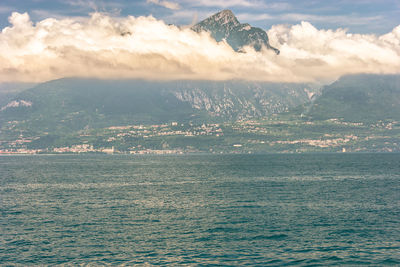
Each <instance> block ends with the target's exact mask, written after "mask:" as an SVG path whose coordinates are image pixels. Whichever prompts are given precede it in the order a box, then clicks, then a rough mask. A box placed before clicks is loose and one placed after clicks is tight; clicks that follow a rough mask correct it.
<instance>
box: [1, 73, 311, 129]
mask: <svg viewBox="0 0 400 267" xmlns="http://www.w3.org/2000/svg"><path fill="white" fill-rule="evenodd" d="M309 90H313V88H312V87H309V86H308V85H306V84H274V83H261V82H244V81H226V82H216V81H169V82H165V81H164V82H155V81H144V80H119V81H114V80H97V79H78V78H65V79H60V80H55V81H50V82H46V83H43V84H40V85H38V86H36V87H34V88H32V89H29V90H26V91H23V92H21V93H20V94H18V95H17V96H16V97H14V98H13V99H12V100H10V101H9V102H8V103H7V104H4V105H3V106H1V107H0V123H3V124H5V123H6V122H7V121H19V122H20V126H21V125H25V127H24V128H27V129H31V130H35V131H50V132H51V131H77V130H81V129H84V128H101V127H108V126H115V125H129V124H139V123H143V124H155V123H164V122H171V121H181V122H189V121H197V122H200V123H201V122H212V121H236V120H240V119H245V118H258V117H265V116H267V115H270V114H273V113H279V112H283V111H287V110H288V109H289V108H291V107H295V106H298V105H300V104H303V103H305V102H307V101H309V96H308V94H307V92H308V91H309Z"/></svg>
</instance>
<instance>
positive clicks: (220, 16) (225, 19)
mask: <svg viewBox="0 0 400 267" xmlns="http://www.w3.org/2000/svg"><path fill="white" fill-rule="evenodd" d="M208 20H212V21H216V22H218V23H220V24H221V25H225V24H227V23H232V24H234V25H239V24H240V22H239V21H238V19H237V18H236V16H235V15H234V14H233V12H232V11H231V10H229V9H225V10H222V11H220V12H218V13H216V14H214V15H212V16H211V17H209V18H208Z"/></svg>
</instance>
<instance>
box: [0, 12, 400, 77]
mask: <svg viewBox="0 0 400 267" xmlns="http://www.w3.org/2000/svg"><path fill="white" fill-rule="evenodd" d="M9 22H10V24H11V25H10V26H9V27H6V28H4V29H3V30H2V31H1V33H0V51H7V53H2V54H0V82H43V81H47V80H51V79H57V78H62V77H71V76H75V77H97V78H113V79H118V78H144V79H158V80H171V79H207V80H227V79H243V80H260V81H273V82H312V81H328V80H334V79H336V78H338V77H339V76H342V75H345V74H354V73H400V45H399V44H400V26H398V27H396V28H395V29H393V31H392V32H390V33H388V34H385V35H382V36H375V35H361V34H349V33H347V32H346V30H343V29H337V30H318V29H316V28H315V27H314V26H313V25H311V24H310V23H308V22H302V23H300V24H297V25H292V26H291V25H275V26H273V27H272V28H271V29H270V30H269V31H268V35H269V37H270V42H271V44H272V45H273V46H276V47H277V48H279V49H280V50H281V53H280V55H279V56H277V55H275V53H274V52H272V51H271V50H267V49H264V50H262V51H261V52H256V51H254V50H253V49H251V48H250V47H247V48H245V50H246V53H237V52H235V51H233V50H232V48H231V47H230V46H229V45H228V44H227V43H225V42H219V43H217V42H216V41H215V40H213V39H212V38H211V37H210V35H209V34H208V33H201V34H198V33H195V32H193V31H191V30H190V29H188V28H179V27H176V26H173V25H166V24H165V23H164V22H163V21H160V20H157V19H155V18H153V17H151V16H150V17H132V16H128V17H123V18H121V17H119V18H114V17H110V16H109V15H106V14H102V13H93V14H92V15H91V17H89V18H86V19H82V18H79V19H75V18H65V19H55V18H49V19H45V20H42V21H39V22H36V23H33V22H32V21H31V19H30V17H29V15H28V14H27V13H24V14H20V13H13V14H12V15H11V16H10V18H9Z"/></svg>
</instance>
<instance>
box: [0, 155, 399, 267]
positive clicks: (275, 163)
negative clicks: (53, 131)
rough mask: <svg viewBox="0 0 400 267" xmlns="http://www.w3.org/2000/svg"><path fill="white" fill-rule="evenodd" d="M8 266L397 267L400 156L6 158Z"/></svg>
mask: <svg viewBox="0 0 400 267" xmlns="http://www.w3.org/2000/svg"><path fill="white" fill-rule="evenodd" d="M0 204H1V205H0V210H1V219H0V225H1V227H0V233H1V236H0V244H1V245H0V265H7V264H19V265H57V264H71V265H78V264H92V265H127V266H131V265H168V264H170V265H190V266H193V265H195V266H196V265H218V266H237V265H246V264H247V265H251V266H257V265H258V266H268V265H271V266H277V265H300V266H301V265H313V266H326V265H364V264H370V265H385V264H388V265H396V264H400V154H389V153H388V154H347V153H343V154H267V155H179V156H178V155H176V156H175V155H169V156H152V155H143V156H135V155H83V154H82V155H35V156H1V157H0Z"/></svg>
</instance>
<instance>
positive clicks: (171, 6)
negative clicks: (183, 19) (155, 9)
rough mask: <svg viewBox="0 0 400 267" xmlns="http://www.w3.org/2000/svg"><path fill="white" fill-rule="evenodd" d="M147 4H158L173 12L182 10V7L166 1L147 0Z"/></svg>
mask: <svg viewBox="0 0 400 267" xmlns="http://www.w3.org/2000/svg"><path fill="white" fill-rule="evenodd" d="M147 3H152V4H156V5H159V6H162V7H165V8H168V9H172V10H178V9H180V8H181V6H180V5H179V4H178V3H174V2H169V1H165V0H147Z"/></svg>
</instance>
